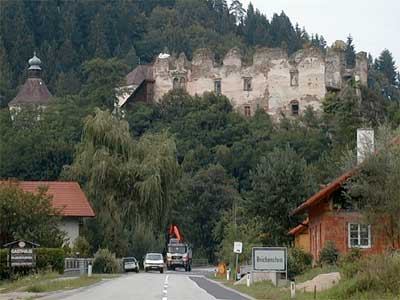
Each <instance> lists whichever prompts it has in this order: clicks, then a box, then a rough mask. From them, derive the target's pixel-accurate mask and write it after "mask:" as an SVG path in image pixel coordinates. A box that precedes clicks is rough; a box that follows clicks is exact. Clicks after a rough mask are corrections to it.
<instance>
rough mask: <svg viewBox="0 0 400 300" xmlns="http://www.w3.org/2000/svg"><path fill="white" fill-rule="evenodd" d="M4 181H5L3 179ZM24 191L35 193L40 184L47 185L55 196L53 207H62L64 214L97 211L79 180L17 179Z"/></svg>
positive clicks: (48, 192)
mask: <svg viewBox="0 0 400 300" xmlns="http://www.w3.org/2000/svg"><path fill="white" fill-rule="evenodd" d="M8 182H10V181H8ZM3 183H4V181H3ZM16 183H17V185H18V186H19V187H20V188H21V189H22V190H23V191H24V192H32V193H35V192H37V190H38V187H40V186H47V187H48V190H47V194H48V195H52V196H53V207H54V208H58V209H61V210H62V211H61V213H62V215H63V216H68V217H94V216H95V213H94V211H93V209H92V207H91V206H90V203H89V201H88V200H87V198H86V196H85V194H84V193H83V191H82V189H81V187H80V186H79V184H78V183H77V182H66V181H17V182H16Z"/></svg>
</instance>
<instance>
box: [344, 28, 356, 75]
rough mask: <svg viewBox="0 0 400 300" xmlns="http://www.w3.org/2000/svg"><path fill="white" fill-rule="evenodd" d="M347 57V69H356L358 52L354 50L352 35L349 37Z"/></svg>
mask: <svg viewBox="0 0 400 300" xmlns="http://www.w3.org/2000/svg"><path fill="white" fill-rule="evenodd" d="M345 55H346V66H347V68H349V69H350V68H354V67H355V65H356V52H355V50H354V44H353V37H352V36H351V35H349V36H348V37H347V44H346V50H345Z"/></svg>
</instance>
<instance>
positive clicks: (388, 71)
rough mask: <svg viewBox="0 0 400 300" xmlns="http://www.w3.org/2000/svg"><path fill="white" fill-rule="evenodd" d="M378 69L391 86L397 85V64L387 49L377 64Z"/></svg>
mask: <svg viewBox="0 0 400 300" xmlns="http://www.w3.org/2000/svg"><path fill="white" fill-rule="evenodd" d="M375 66H376V69H377V70H379V71H380V72H382V73H383V74H384V75H385V77H386V78H387V80H388V81H389V84H391V85H396V74H397V73H396V63H395V61H394V59H393V55H392V53H391V52H390V51H389V50H388V49H385V50H383V51H382V53H381V55H380V56H379V58H378V59H377V60H376V62H375Z"/></svg>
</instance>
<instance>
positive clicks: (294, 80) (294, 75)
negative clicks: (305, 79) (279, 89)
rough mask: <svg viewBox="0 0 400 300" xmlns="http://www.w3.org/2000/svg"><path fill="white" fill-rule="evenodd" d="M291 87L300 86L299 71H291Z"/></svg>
mask: <svg viewBox="0 0 400 300" xmlns="http://www.w3.org/2000/svg"><path fill="white" fill-rule="evenodd" d="M290 86H299V71H297V70H296V71H290Z"/></svg>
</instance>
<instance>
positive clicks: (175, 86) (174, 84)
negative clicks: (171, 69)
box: [172, 77, 179, 90]
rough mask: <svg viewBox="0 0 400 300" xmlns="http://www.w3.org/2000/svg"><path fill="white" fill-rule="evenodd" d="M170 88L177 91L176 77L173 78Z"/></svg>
mask: <svg viewBox="0 0 400 300" xmlns="http://www.w3.org/2000/svg"><path fill="white" fill-rule="evenodd" d="M172 88H173V89H174V90H176V89H179V79H178V78H177V77H175V78H174V80H173V82H172Z"/></svg>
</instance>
